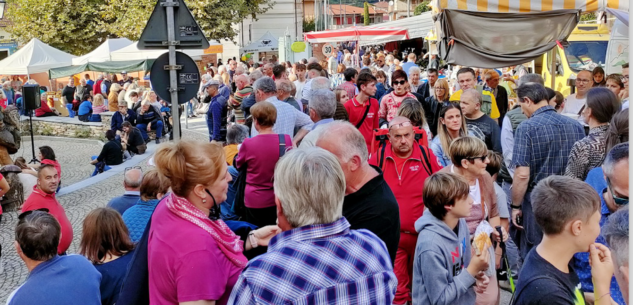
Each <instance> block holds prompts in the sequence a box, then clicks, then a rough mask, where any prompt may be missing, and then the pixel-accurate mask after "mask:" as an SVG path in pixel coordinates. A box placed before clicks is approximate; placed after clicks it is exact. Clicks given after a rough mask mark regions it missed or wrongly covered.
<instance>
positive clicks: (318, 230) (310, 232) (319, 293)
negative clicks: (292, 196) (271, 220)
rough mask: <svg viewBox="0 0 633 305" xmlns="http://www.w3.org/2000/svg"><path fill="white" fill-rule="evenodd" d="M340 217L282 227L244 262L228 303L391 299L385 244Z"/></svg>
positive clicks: (392, 285)
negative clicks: (264, 250) (263, 249)
mask: <svg viewBox="0 0 633 305" xmlns="http://www.w3.org/2000/svg"><path fill="white" fill-rule="evenodd" d="M349 227H350V224H349V223H348V222H347V220H346V219H345V218H344V217H341V218H340V219H339V220H337V221H335V222H333V223H330V224H324V225H311V226H305V227H301V228H296V229H293V230H290V231H286V232H283V233H281V234H279V235H277V236H275V237H273V239H272V240H271V241H270V243H269V245H268V253H266V254H263V255H260V256H258V257H256V258H255V259H253V260H251V261H250V262H249V263H248V266H246V268H245V269H244V271H243V272H242V274H241V275H240V278H239V280H238V281H237V283H236V284H235V287H234V288H233V292H232V293H231V298H230V299H229V302H228V303H229V304H291V303H292V304H391V302H392V301H393V298H394V295H395V292H396V285H397V280H396V276H395V274H394V273H393V267H392V266H391V259H390V258H389V253H388V252H387V248H386V247H385V244H384V243H383V242H382V241H381V240H380V239H379V238H378V237H377V236H376V235H374V234H373V233H371V232H369V231H367V230H350V229H349Z"/></svg>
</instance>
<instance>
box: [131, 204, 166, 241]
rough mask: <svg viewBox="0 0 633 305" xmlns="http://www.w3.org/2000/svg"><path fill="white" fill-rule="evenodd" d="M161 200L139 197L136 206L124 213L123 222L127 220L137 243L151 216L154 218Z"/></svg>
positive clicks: (132, 236)
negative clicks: (145, 199)
mask: <svg viewBox="0 0 633 305" xmlns="http://www.w3.org/2000/svg"><path fill="white" fill-rule="evenodd" d="M159 201H160V199H151V200H149V201H143V200H141V199H139V201H138V202H137V203H136V204H135V205H134V206H132V207H131V208H129V209H127V210H126V211H125V213H123V222H125V225H126V226H127V229H128V231H130V239H131V240H132V242H134V243H137V242H138V241H139V240H140V239H141V237H142V236H143V232H144V231H145V227H146V226H147V223H148V222H149V220H150V218H152V213H154V209H155V208H156V205H158V202H159Z"/></svg>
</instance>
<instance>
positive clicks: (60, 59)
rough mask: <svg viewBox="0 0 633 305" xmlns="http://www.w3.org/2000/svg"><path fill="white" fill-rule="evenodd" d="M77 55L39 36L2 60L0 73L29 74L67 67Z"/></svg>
mask: <svg viewBox="0 0 633 305" xmlns="http://www.w3.org/2000/svg"><path fill="white" fill-rule="evenodd" d="M75 57H76V56H74V55H72V54H68V53H66V52H62V51H60V50H58V49H55V48H53V47H51V46H49V45H47V44H45V43H43V42H42V41H40V40H39V39H37V38H33V39H32V40H31V41H29V43H27V44H26V45H25V46H23V47H22V48H21V49H19V50H18V51H17V52H15V53H13V54H12V55H11V56H9V57H7V58H5V59H3V60H2V61H0V74H5V75H9V74H13V75H28V74H35V73H40V72H48V70H49V69H52V68H58V67H66V66H70V65H71V64H72V59H73V58H75Z"/></svg>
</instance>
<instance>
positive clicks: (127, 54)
mask: <svg viewBox="0 0 633 305" xmlns="http://www.w3.org/2000/svg"><path fill="white" fill-rule="evenodd" d="M137 44H138V42H134V43H132V44H131V45H129V46H127V47H125V48H122V49H119V50H117V51H114V52H112V53H111V54H110V57H111V60H112V61H122V60H143V59H156V58H158V57H159V56H161V55H163V54H164V53H167V49H164V50H140V49H139V48H138V45H137ZM209 44H210V45H219V43H217V42H215V41H209ZM178 51H180V52H183V53H185V54H187V55H189V56H190V57H191V58H192V59H193V60H200V59H201V57H202V55H204V49H199V50H197V49H184V50H178Z"/></svg>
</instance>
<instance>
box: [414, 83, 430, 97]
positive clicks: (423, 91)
mask: <svg viewBox="0 0 633 305" xmlns="http://www.w3.org/2000/svg"><path fill="white" fill-rule="evenodd" d="M417 93H418V94H419V95H421V96H422V100H426V98H428V97H429V96H431V84H429V82H428V81H427V82H425V83H423V84H422V85H420V87H418V91H417Z"/></svg>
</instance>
